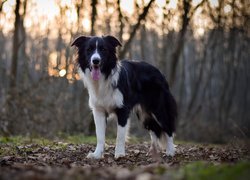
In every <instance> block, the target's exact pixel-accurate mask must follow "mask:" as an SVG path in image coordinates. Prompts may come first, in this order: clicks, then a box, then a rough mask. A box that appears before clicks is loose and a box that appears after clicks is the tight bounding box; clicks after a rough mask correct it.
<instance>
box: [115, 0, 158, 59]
mask: <svg viewBox="0 0 250 180" xmlns="http://www.w3.org/2000/svg"><path fill="white" fill-rule="evenodd" d="M154 1H155V0H150V1H149V3H148V4H147V6H145V7H144V8H143V12H142V13H141V14H140V15H139V17H138V20H137V23H136V24H135V25H134V26H133V27H132V30H131V33H130V35H129V38H128V40H127V42H126V44H125V45H124V47H123V49H122V50H121V52H120V54H119V57H121V58H124V56H125V55H126V53H127V52H128V50H129V48H130V44H131V42H132V40H133V38H134V36H135V34H136V32H137V30H138V29H139V27H140V25H141V22H142V21H143V20H144V19H145V18H146V16H147V14H148V10H149V8H150V6H151V4H152V3H153V2H154Z"/></svg>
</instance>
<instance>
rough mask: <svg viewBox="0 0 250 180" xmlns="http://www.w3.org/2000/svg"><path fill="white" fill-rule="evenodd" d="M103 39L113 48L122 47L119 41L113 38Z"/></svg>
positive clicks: (106, 37)
mask: <svg viewBox="0 0 250 180" xmlns="http://www.w3.org/2000/svg"><path fill="white" fill-rule="evenodd" d="M103 38H104V39H105V40H106V41H107V42H108V43H109V44H111V45H112V46H113V47H117V46H122V45H121V43H120V41H119V40H118V39H116V38H115V37H114V36H104V37H103Z"/></svg>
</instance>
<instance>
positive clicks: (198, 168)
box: [171, 162, 250, 180]
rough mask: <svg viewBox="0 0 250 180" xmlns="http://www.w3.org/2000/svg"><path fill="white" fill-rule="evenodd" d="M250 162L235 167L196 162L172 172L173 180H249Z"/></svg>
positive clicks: (240, 163)
mask: <svg viewBox="0 0 250 180" xmlns="http://www.w3.org/2000/svg"><path fill="white" fill-rule="evenodd" d="M249 169H250V162H239V163H237V164H234V165H232V164H231V165H229V164H220V165H213V164H211V163H207V162H194V163H189V164H187V165H185V166H182V167H180V168H179V169H178V170H175V171H172V172H171V176H172V177H173V179H190V180H196V179H197V180H198V179H204V180H206V179H208V180H209V179H226V180H233V179H249V177H250V171H249Z"/></svg>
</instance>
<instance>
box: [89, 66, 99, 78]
mask: <svg viewBox="0 0 250 180" xmlns="http://www.w3.org/2000/svg"><path fill="white" fill-rule="evenodd" d="M91 76H92V78H93V80H95V81H98V80H99V79H100V76H101V71H100V67H99V65H93V66H92V67H91Z"/></svg>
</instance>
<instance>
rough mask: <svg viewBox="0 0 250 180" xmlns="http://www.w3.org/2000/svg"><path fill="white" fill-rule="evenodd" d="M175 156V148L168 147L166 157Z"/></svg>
mask: <svg viewBox="0 0 250 180" xmlns="http://www.w3.org/2000/svg"><path fill="white" fill-rule="evenodd" d="M174 154H175V146H174V145H173V146H172V145H171V146H169V147H167V149H166V155H167V156H172V157H173V156H174Z"/></svg>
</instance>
